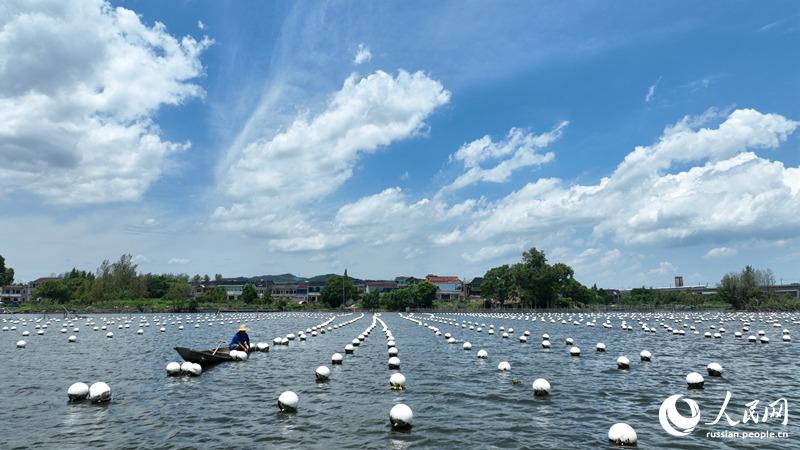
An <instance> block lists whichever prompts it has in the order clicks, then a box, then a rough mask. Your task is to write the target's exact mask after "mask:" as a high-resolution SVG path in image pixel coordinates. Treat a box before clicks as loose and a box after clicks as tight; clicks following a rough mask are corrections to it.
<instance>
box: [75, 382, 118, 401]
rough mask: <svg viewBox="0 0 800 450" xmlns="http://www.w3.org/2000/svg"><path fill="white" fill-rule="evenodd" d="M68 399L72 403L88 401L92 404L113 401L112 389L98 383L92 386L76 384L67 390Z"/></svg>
mask: <svg viewBox="0 0 800 450" xmlns="http://www.w3.org/2000/svg"><path fill="white" fill-rule="evenodd" d="M67 397H68V398H69V400H70V401H72V402H80V401H83V400H86V399H88V400H89V401H91V402H92V403H104V402H108V401H111V388H110V387H108V385H107V384H106V383H103V382H102V381H98V382H97V383H92V385H91V386H89V385H87V384H86V383H74V384H72V385H71V386H70V387H69V388H68V389H67Z"/></svg>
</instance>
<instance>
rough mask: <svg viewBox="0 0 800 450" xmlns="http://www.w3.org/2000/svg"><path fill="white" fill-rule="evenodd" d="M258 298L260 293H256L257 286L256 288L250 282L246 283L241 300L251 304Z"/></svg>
mask: <svg viewBox="0 0 800 450" xmlns="http://www.w3.org/2000/svg"><path fill="white" fill-rule="evenodd" d="M257 299H258V293H256V288H254V287H253V285H252V284H250V283H248V284H245V285H244V287H243V288H242V296H241V298H240V300H241V301H243V302H244V303H247V304H248V305H250V304H252V303H254V302H255V301H256V300H257Z"/></svg>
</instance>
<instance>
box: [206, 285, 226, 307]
mask: <svg viewBox="0 0 800 450" xmlns="http://www.w3.org/2000/svg"><path fill="white" fill-rule="evenodd" d="M227 299H228V292H227V291H225V289H223V288H221V287H214V288H212V289H209V290H207V291H205V292H204V293H203V296H202V297H200V300H201V301H202V302H204V303H213V304H219V303H223V302H225V300H227Z"/></svg>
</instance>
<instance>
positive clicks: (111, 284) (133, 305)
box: [0, 248, 800, 312]
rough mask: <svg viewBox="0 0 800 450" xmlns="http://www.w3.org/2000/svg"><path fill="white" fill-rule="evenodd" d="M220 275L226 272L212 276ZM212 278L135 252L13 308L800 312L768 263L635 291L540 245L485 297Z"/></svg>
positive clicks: (495, 273) (421, 286) (5, 271)
mask: <svg viewBox="0 0 800 450" xmlns="http://www.w3.org/2000/svg"><path fill="white" fill-rule="evenodd" d="M13 276H14V271H13V269H12V268H10V267H6V265H5V260H4V259H3V258H2V256H0V277H2V279H3V280H4V281H5V282H6V283H5V284H10V283H11V282H12V281H13ZM214 279H215V280H216V281H219V280H222V275H220V274H216V275H215V276H214ZM202 282H206V283H209V282H211V277H210V276H209V275H204V276H200V275H195V276H194V277H190V276H189V275H187V274H154V273H140V272H139V271H138V267H137V265H136V263H135V262H134V261H133V257H132V256H131V255H122V256H121V257H120V258H119V260H118V261H116V262H113V263H111V262H109V261H108V260H106V261H103V262H102V263H101V264H100V266H99V267H98V268H97V270H96V271H95V272H89V271H84V270H78V269H72V270H71V271H69V272H66V273H64V274H62V275H60V276H58V277H52V278H49V279H45V280H44V281H42V282H41V283H39V284H38V285H37V287H36V288H35V289H34V291H33V293H32V298H33V299H34V300H33V301H31V302H25V303H24V304H22V305H20V306H19V307H17V308H15V309H14V310H15V311H18V312H45V311H61V310H63V309H64V308H66V309H68V310H70V311H82V312H93V311H98V312H99V311H120V312H123V311H124V312H157V311H159V312H160V311H173V312H178V311H186V312H193V311H200V310H202V311H209V310H220V309H221V310H274V311H290V310H325V309H329V310H335V309H340V308H342V307H345V306H350V305H354V306H355V307H358V308H361V309H367V310H388V311H403V310H406V309H432V308H436V309H440V310H468V309H488V308H521V309H548V310H554V309H589V310H604V309H625V310H633V309H640V310H641V309H672V310H675V309H718V310H719V309H722V310H724V309H735V310H753V311H768V310H774V311H788V310H800V299H798V298H796V297H793V296H788V295H785V294H781V293H780V292H778V291H777V290H776V289H775V279H774V276H773V274H772V272H771V271H770V270H769V269H766V270H758V269H755V268H753V267H751V266H747V267H745V268H744V269H742V271H740V272H738V273H728V274H726V275H725V276H723V277H722V279H721V280H720V282H719V283H718V284H717V290H716V293H712V294H709V293H707V292H706V293H703V292H704V291H703V290H701V289H693V288H685V289H677V288H676V289H653V288H647V287H642V288H637V289H632V290H630V291H624V292H620V291H616V290H605V289H598V288H597V286H591V287H587V286H585V285H584V284H582V283H581V282H579V281H578V280H576V279H575V278H574V271H573V269H572V268H571V267H570V266H568V265H566V264H563V263H555V264H550V263H549V262H548V261H547V258H546V257H545V254H544V252H543V251H540V250H537V249H536V248H531V249H530V250H528V251H526V252H524V253H523V255H522V260H521V261H520V262H518V263H515V264H511V265H509V264H504V265H502V266H498V267H493V268H491V269H489V270H488V271H487V272H486V274H485V275H484V277H483V282H482V284H481V297H480V298H474V297H467V296H462V297H461V298H458V299H453V300H436V295H437V288H436V285H434V284H433V283H431V282H429V281H422V282H420V283H418V284H412V285H409V286H406V287H403V288H399V289H394V290H390V291H387V292H381V291H379V290H371V291H369V292H366V293H362V294H359V292H358V289H357V288H356V286H355V285H354V283H353V280H352V279H351V278H349V277H347V276H346V274H345V276H338V275H335V276H332V277H329V278H328V279H327V281H326V284H325V286H324V288H323V289H322V291H321V293H320V299H321V302H319V303H310V304H309V303H304V304H299V303H297V302H294V301H288V300H286V299H283V298H275V299H273V298H272V297H271V296H270V294H269V290H267V291H266V292H265V294H264V295H263V296H262V297H259V295H258V293H257V292H256V289H255V287H254V286H253V285H251V284H245V285H244V286H243V288H242V293H241V295H239V296H238V298H237V299H236V300H231V299H229V298H228V293H227V291H226V290H225V289H224V288H222V287H216V288H211V289H206V290H204V291H203V294H202V295H200V296H195V295H193V287H192V283H195V284H197V283H202Z"/></svg>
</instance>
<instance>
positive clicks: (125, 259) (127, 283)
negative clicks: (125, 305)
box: [110, 254, 142, 299]
mask: <svg viewBox="0 0 800 450" xmlns="http://www.w3.org/2000/svg"><path fill="white" fill-rule="evenodd" d="M136 267H137V266H136V264H134V263H133V256H132V255H129V254H125V255H122V256H120V257H119V261H117V262H115V263H114V264H112V265H111V274H110V275H111V296H112V298H115V299H131V298H139V297H141V296H142V292H141V283H139V278H138V275H137V273H136Z"/></svg>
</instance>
